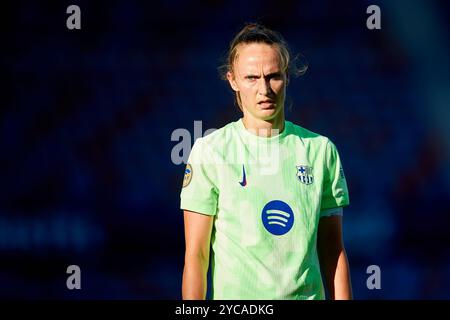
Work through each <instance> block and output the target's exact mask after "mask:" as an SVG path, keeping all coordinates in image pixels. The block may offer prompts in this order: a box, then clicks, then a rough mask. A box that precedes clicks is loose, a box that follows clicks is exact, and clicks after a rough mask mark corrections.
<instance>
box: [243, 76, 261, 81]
mask: <svg viewBox="0 0 450 320" xmlns="http://www.w3.org/2000/svg"><path fill="white" fill-rule="evenodd" d="M245 78H246V79H247V80H250V81H253V80H256V79H257V78H258V77H257V76H246V77H245Z"/></svg>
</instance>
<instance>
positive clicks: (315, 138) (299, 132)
mask: <svg viewBox="0 0 450 320" xmlns="http://www.w3.org/2000/svg"><path fill="white" fill-rule="evenodd" d="M286 123H287V125H289V126H290V134H292V135H293V136H294V137H295V138H296V139H299V140H301V141H302V143H303V144H305V145H309V146H315V147H324V148H325V147H327V145H329V144H330V143H331V144H332V142H331V140H330V139H329V138H328V137H326V136H324V135H321V134H319V133H316V132H313V131H311V130H308V129H306V128H304V127H302V126H300V125H298V124H295V123H293V122H291V121H286Z"/></svg>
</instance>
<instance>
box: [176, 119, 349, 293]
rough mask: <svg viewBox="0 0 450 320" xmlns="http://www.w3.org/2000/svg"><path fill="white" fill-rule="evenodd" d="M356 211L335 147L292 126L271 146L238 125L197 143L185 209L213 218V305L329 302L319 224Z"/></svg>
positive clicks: (188, 176)
mask: <svg viewBox="0 0 450 320" xmlns="http://www.w3.org/2000/svg"><path fill="white" fill-rule="evenodd" d="M348 204H349V198H348V190H347V183H346V180H345V176H344V173H343V170H342V166H341V162H340V159H339V154H338V152H337V150H336V147H335V145H334V144H333V143H332V142H331V141H330V140H329V139H328V138H326V137H324V136H321V135H319V134H316V133H313V132H311V131H309V130H306V129H304V128H302V127H300V126H298V125H295V124H293V123H292V122H289V121H285V129H284V130H283V132H281V133H279V134H276V135H273V136H271V137H269V138H266V137H261V136H258V135H256V134H255V133H252V132H250V131H249V130H247V129H246V128H245V127H244V125H243V122H242V119H239V120H238V121H236V122H232V123H229V124H228V125H226V126H225V127H223V128H221V129H219V130H216V131H214V132H213V133H211V134H209V135H207V136H206V137H203V138H199V139H197V140H196V142H195V144H194V146H193V148H192V150H191V153H190V155H189V160H188V163H187V166H186V171H185V176H184V181H183V188H182V191H181V209H185V210H189V211H195V212H198V213H201V214H206V215H213V216H214V227H213V231H212V235H211V247H212V250H211V260H210V261H211V276H212V283H211V292H210V298H212V299H243V300H246V299H324V288H323V284H322V278H321V273H320V266H319V260H318V255H317V248H316V240H317V230H318V224H319V219H320V217H321V214H323V213H324V212H330V210H327V209H333V208H338V207H343V206H346V205H348Z"/></svg>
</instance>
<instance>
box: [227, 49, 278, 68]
mask: <svg viewBox="0 0 450 320" xmlns="http://www.w3.org/2000/svg"><path fill="white" fill-rule="evenodd" d="M235 68H237V69H238V70H237V71H238V72H258V71H260V70H261V68H262V69H263V71H264V73H267V72H275V71H279V69H280V68H281V57H280V53H279V51H278V49H277V48H276V47H274V46H271V45H268V44H266V43H250V44H241V45H239V47H238V48H237V55H236V60H235Z"/></svg>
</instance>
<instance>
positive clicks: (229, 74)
mask: <svg viewBox="0 0 450 320" xmlns="http://www.w3.org/2000/svg"><path fill="white" fill-rule="evenodd" d="M227 80H228V82H229V83H230V86H231V88H232V89H233V90H234V91H236V92H237V91H239V88H238V86H237V83H236V80H235V79H234V74H233V73H232V72H231V71H228V72H227Z"/></svg>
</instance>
